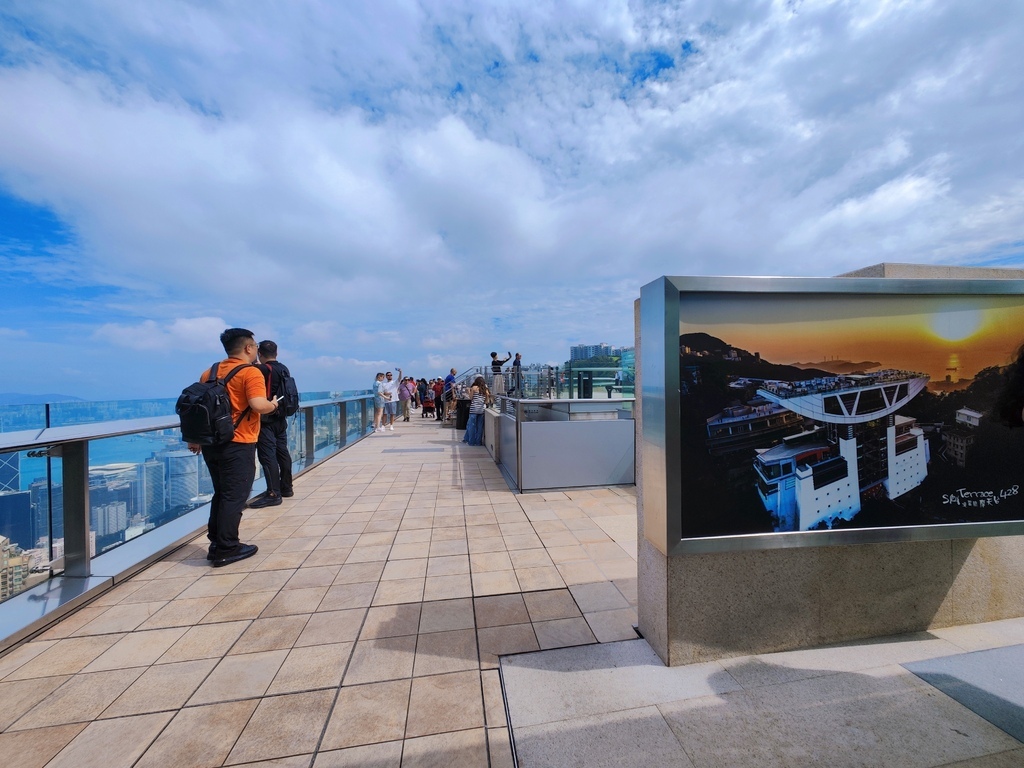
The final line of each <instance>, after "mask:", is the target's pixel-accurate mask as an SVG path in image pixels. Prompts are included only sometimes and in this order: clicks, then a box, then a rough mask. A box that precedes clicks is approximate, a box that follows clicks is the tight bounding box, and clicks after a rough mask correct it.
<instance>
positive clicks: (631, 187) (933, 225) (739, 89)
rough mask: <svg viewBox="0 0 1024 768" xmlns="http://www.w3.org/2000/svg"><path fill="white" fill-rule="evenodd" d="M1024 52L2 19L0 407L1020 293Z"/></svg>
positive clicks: (652, 28) (309, 18)
mask: <svg viewBox="0 0 1024 768" xmlns="http://www.w3.org/2000/svg"><path fill="white" fill-rule="evenodd" d="M1022 22H1024V6H1022V5H1021V4H1020V3H1015V2H1011V1H1010V0H995V1H994V2H991V3H986V4H980V5H979V4H977V3H972V2H969V0H951V2H946V3H942V4H934V3H929V2H924V1H923V0H920V1H916V0H911V1H910V2H903V3H889V2H885V1H884V0H861V1H860V2H854V3H832V2H802V3H783V2H769V1H768V0H764V1H763V2H751V3H732V4H729V3H721V2H712V0H698V1H697V2H692V3H686V4H683V5H678V4H676V5H672V4H669V5H665V4H661V3H646V2H634V3H627V2H624V1H620V0H611V1H610V2H588V1H584V2H580V3H572V4H556V3H540V4H511V5H507V4H506V5H499V6H480V5H479V4H473V3H468V2H460V1H456V2H437V1H436V0H416V1H414V2H411V3H404V2H403V3H394V2H383V3H367V2H353V3H346V4H333V5H332V4H307V3H289V4H266V3H254V4H247V5H245V6H244V7H243V6H238V5H232V4H227V5H224V4H196V3H190V2H185V1H184V0H154V2H149V3H144V4H109V3H104V2H99V0H82V1H81V2H79V1H77V0H76V1H74V2H72V0H55V1H54V2H48V3H34V2H28V1H27V0H12V1H11V2H8V3H6V4H5V6H4V12H3V14H0V47H2V48H3V50H4V55H3V57H0V100H2V101H3V103H4V104H5V105H8V106H9V107H10V108H9V109H5V110H2V111H0V267H2V268H0V291H2V292H3V295H4V299H5V300H4V303H3V306H2V307H0V349H2V351H3V353H4V355H5V357H7V358H8V359H11V360H15V361H17V363H18V367H19V374H18V378H17V384H16V385H14V386H9V387H7V388H9V389H10V390H12V391H19V392H26V393H49V392H57V393H63V394H67V395H73V396H78V397H82V398H84V399H87V400H99V399H130V398H131V399H134V398H143V397H172V396H174V395H176V394H177V392H179V391H180V390H181V388H182V386H184V384H186V383H188V382H189V381H190V380H191V379H192V377H194V376H196V375H197V374H198V373H199V372H200V371H202V370H203V369H204V368H205V367H207V366H209V365H210V363H211V362H213V361H214V360H216V359H218V358H219V357H220V356H221V354H222V351H221V350H220V349H219V346H218V343H217V337H218V334H219V333H220V332H221V331H222V330H223V329H224V328H226V327H228V326H242V327H247V328H250V329H252V330H253V331H254V332H255V333H256V335H257V336H258V337H259V338H260V339H263V338H272V339H274V340H276V341H277V342H278V343H279V345H280V349H281V359H282V361H284V362H286V363H287V364H288V365H289V367H290V368H291V370H292V372H293V374H294V375H295V378H296V380H297V381H298V383H299V385H300V387H301V388H302V389H305V390H311V391H315V390H320V391H323V390H330V391H337V390H344V389H362V388H365V387H367V386H369V384H370V382H372V380H373V375H374V373H375V372H376V371H379V370H387V369H391V368H394V367H399V366H400V367H402V368H403V369H404V370H405V371H406V372H408V373H411V374H415V375H424V376H431V375H438V374H442V373H444V372H445V371H447V370H448V369H449V368H451V367H455V368H457V369H459V370H465V369H467V368H469V367H471V366H474V365H485V364H486V363H487V360H488V353H489V352H490V351H491V350H498V351H501V352H502V353H504V351H505V350H511V351H513V352H521V353H522V354H523V361H524V364H531V363H551V364H560V363H561V362H562V361H563V360H564V359H565V358H564V354H565V350H566V349H568V348H570V347H571V346H573V345H575V344H579V343H585V342H586V341H587V340H588V339H602V340H605V341H607V342H608V343H609V344H611V345H615V346H624V345H628V344H631V343H632V335H633V301H634V299H635V298H636V297H637V296H638V294H639V289H640V286H641V285H644V284H646V283H648V282H649V281H651V280H653V279H656V278H657V277H658V276H660V275H679V274H693V275H709V274H725V275H771V274H793V275H818V276H827V275H835V274H839V273H842V272H846V271H849V270H851V269H856V268H859V267H863V266H866V265H869V264H874V263H878V262H882V261H895V262H917V263H929V264H954V265H968V266H970V265H974V266H982V265H985V266H1019V265H1020V264H1021V263H1022V262H1024V259H1022V245H1021V244H1022V243H1024V188H1022V186H1021V183H1020V180H1019V173H1018V172H1017V169H1018V168H1019V167H1020V166H1021V164H1022V161H1024V145H1022V144H1021V143H1020V141H1019V126H1020V117H1021V109H1022V107H1021V104H1024V98H1022V97H1024V72H1022V70H1021V68H1020V67H1019V66H1017V60H1018V58H1019V54H1018V51H1019V50H1020V47H1021V43H1022V42H1024V23H1022ZM268 40H273V41H274V44H273V45H268V44H267V41H268Z"/></svg>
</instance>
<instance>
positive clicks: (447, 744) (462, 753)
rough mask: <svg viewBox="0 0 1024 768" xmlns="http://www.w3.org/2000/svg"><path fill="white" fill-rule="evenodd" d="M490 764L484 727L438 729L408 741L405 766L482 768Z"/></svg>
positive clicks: (404, 756)
mask: <svg viewBox="0 0 1024 768" xmlns="http://www.w3.org/2000/svg"><path fill="white" fill-rule="evenodd" d="M484 765H487V737H486V735H485V733H484V729H482V728H476V729H473V730H469V731H456V732H454V733H439V734H436V735H433V736H424V737H421V738H410V739H408V740H407V741H406V742H405V750H404V752H403V754H402V768H480V766H484Z"/></svg>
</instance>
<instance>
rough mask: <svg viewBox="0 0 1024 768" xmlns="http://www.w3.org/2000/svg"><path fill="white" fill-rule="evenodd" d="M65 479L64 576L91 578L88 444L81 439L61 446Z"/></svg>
mask: <svg viewBox="0 0 1024 768" xmlns="http://www.w3.org/2000/svg"><path fill="white" fill-rule="evenodd" d="M60 455H61V459H62V461H61V469H62V474H63V478H64V575H65V576H71V577H74V578H88V577H89V576H90V575H91V573H92V568H91V565H92V563H91V560H90V552H89V443H88V441H86V440H82V441H79V442H75V443H68V444H67V445H63V446H61V448H60Z"/></svg>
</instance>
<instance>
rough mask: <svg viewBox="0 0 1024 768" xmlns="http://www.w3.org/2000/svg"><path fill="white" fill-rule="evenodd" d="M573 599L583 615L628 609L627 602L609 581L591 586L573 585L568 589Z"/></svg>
mask: <svg viewBox="0 0 1024 768" xmlns="http://www.w3.org/2000/svg"><path fill="white" fill-rule="evenodd" d="M569 591H570V592H571V593H572V596H573V598H574V599H575V600H576V604H577V605H578V606H579V608H580V610H581V611H583V612H584V613H593V612H595V611H611V610H614V609H616V608H628V607H629V601H627V600H626V598H625V597H623V595H622V593H621V592H619V590H618V588H617V587H616V586H615V585H614V584H613V583H612V582H610V581H603V582H596V583H592V584H574V585H573V586H571V587H569Z"/></svg>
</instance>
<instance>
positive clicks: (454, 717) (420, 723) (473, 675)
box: [406, 671, 484, 739]
mask: <svg viewBox="0 0 1024 768" xmlns="http://www.w3.org/2000/svg"><path fill="white" fill-rule="evenodd" d="M483 724H484V709H483V695H482V693H481V689H480V674H479V673H478V672H476V671H471V672H456V673H453V674H448V675H434V676H431V677H417V678H414V679H413V681H412V692H411V693H410V696H409V720H408V722H407V723H406V738H407V739H411V738H414V737H416V736H427V735H430V734H434V733H445V732H447V731H456V730H463V729H466V728H478V727H482V726H483Z"/></svg>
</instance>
